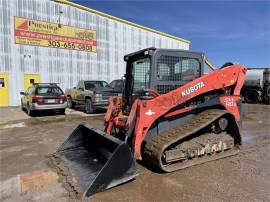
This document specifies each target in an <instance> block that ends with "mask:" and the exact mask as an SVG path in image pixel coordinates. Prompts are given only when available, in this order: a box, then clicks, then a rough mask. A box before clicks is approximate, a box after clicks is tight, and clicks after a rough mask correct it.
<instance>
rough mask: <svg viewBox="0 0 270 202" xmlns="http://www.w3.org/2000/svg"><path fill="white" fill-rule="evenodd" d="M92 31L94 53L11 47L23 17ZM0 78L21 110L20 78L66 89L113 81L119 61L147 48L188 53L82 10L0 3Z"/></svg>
mask: <svg viewBox="0 0 270 202" xmlns="http://www.w3.org/2000/svg"><path fill="white" fill-rule="evenodd" d="M60 11H62V12H63V14H62V15H61V24H64V25H69V26H75V27H81V28H85V29H91V30H96V31H97V53H88V52H83V51H71V50H63V49H54V48H46V47H34V46H26V45H16V44H15V43H14V28H13V26H14V21H13V17H14V16H18V17H24V18H29V19H33V20H43V21H47V22H53V23H57V20H58V17H59V12H60ZM0 42H1V46H0V72H6V73H9V98H10V105H12V106H14V105H18V104H20V96H19V92H20V91H23V78H24V74H27V73H28V74H40V75H41V81H42V82H58V83H60V86H61V87H62V88H63V89H65V88H70V87H72V86H75V85H76V83H77V81H78V80H80V79H102V80H105V81H108V82H110V81H112V80H113V79H117V78H120V77H121V76H122V75H123V74H124V71H125V62H124V60H123V56H124V55H125V54H127V53H131V52H133V51H137V50H140V49H143V48H146V47H150V46H155V47H157V48H175V49H189V44H188V43H185V42H181V41H177V40H175V39H171V38H167V37H165V36H161V35H159V34H156V33H152V32H149V31H146V30H143V29H139V28H137V27H133V26H131V25H127V24H124V23H121V22H118V21H114V20H112V19H108V18H105V17H102V16H99V15H97V14H93V13H90V12H87V11H83V10H81V9H77V8H74V7H70V6H68V5H64V4H59V3H56V2H53V1H49V0H0Z"/></svg>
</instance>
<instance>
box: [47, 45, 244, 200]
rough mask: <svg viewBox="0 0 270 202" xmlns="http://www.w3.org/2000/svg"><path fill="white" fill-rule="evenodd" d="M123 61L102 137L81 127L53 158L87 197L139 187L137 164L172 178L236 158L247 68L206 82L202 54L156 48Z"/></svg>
mask: <svg viewBox="0 0 270 202" xmlns="http://www.w3.org/2000/svg"><path fill="white" fill-rule="evenodd" d="M124 60H125V61H126V63H127V65H126V74H125V82H124V83H125V86H124V92H123V96H122V97H111V98H110V103H109V107H108V110H107V112H106V115H105V121H104V130H103V131H100V130H97V129H94V128H92V127H89V126H85V125H79V126H78V127H77V128H76V129H75V131H74V132H73V133H72V134H71V135H70V137H69V138H68V139H67V140H66V142H64V144H63V145H62V146H61V147H60V148H59V149H58V150H57V152H56V153H55V154H53V155H52V159H53V162H54V164H55V166H56V167H57V169H58V171H59V172H62V173H65V174H64V176H66V178H67V180H66V181H67V182H68V183H70V184H71V185H72V186H73V187H76V189H78V190H80V192H82V193H83V195H84V196H90V195H92V194H94V193H96V192H99V191H103V190H105V189H108V188H111V187H113V186H116V185H119V184H121V183H124V182H127V181H129V180H132V179H134V178H135V177H136V176H137V175H138V174H137V171H136V167H135V161H134V160H135V159H136V160H142V161H143V162H145V163H147V164H149V165H151V166H152V167H153V168H156V169H158V170H159V171H161V172H173V171H176V170H179V169H183V168H187V167H190V166H194V165H197V164H201V163H205V162H208V161H212V160H217V159H220V158H224V157H227V156H231V155H234V154H236V153H237V152H238V150H239V145H240V144H241V136H240V132H239V129H238V125H239V123H240V121H241V97H240V90H241V88H242V86H243V83H244V79H245V72H246V68H245V67H243V66H240V65H233V64H231V63H227V64H225V65H224V66H222V67H221V68H220V69H216V70H213V71H212V72H210V73H208V74H205V75H204V74H203V67H204V63H207V64H208V65H209V64H210V66H212V65H211V63H209V61H205V57H204V55H203V54H202V53H197V52H190V51H182V50H166V49H155V48H148V49H144V50H141V51H138V52H135V53H132V54H129V55H126V56H125V57H124Z"/></svg>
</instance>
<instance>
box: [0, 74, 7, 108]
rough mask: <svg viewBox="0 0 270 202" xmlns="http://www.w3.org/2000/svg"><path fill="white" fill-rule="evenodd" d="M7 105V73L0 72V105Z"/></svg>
mask: <svg viewBox="0 0 270 202" xmlns="http://www.w3.org/2000/svg"><path fill="white" fill-rule="evenodd" d="M8 105H9V94H8V74H7V73H0V107H6V106H8Z"/></svg>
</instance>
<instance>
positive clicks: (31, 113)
mask: <svg viewBox="0 0 270 202" xmlns="http://www.w3.org/2000/svg"><path fill="white" fill-rule="evenodd" d="M27 114H28V116H32V115H33V111H32V110H31V109H30V106H29V105H28V106H27Z"/></svg>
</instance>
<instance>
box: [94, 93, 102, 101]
mask: <svg viewBox="0 0 270 202" xmlns="http://www.w3.org/2000/svg"><path fill="white" fill-rule="evenodd" d="M95 101H96V102H100V101H102V94H96V95H95Z"/></svg>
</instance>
